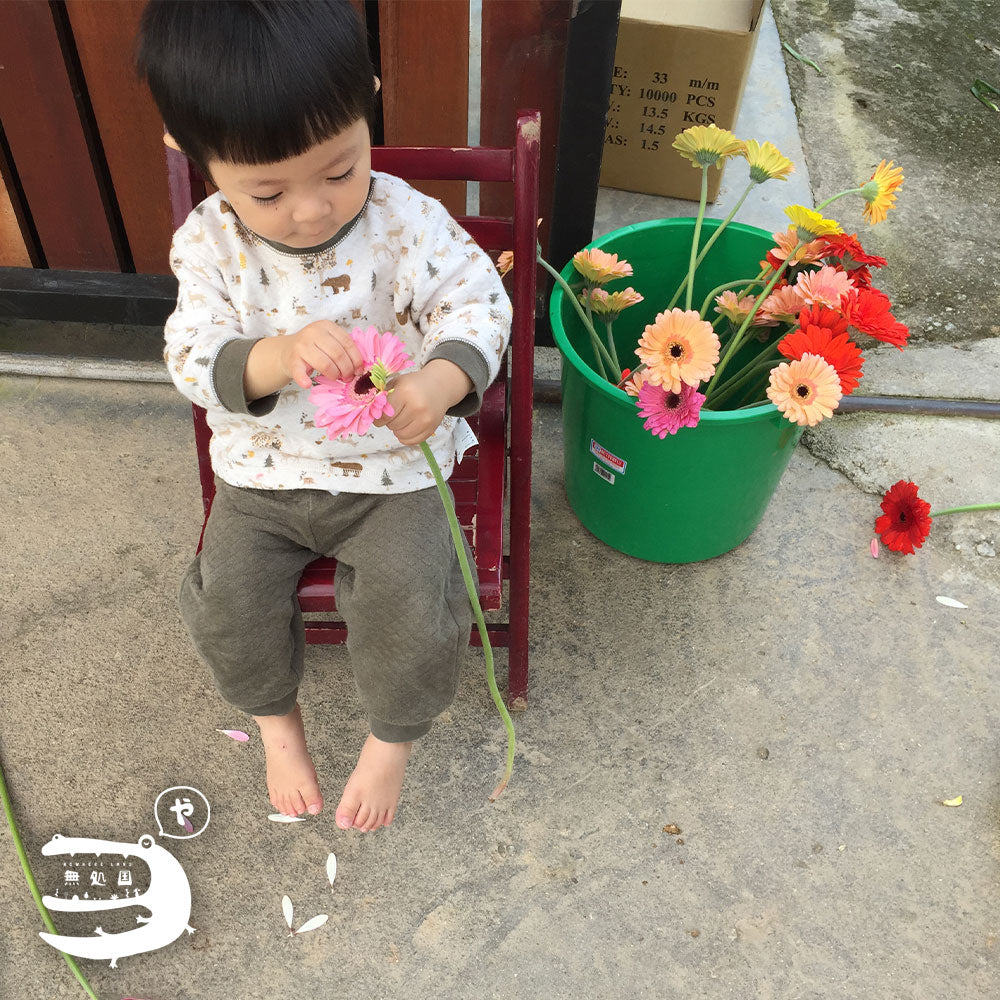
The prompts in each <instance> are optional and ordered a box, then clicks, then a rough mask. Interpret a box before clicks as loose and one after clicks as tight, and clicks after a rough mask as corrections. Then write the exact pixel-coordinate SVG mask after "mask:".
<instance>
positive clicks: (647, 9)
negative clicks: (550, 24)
mask: <svg viewBox="0 0 1000 1000" xmlns="http://www.w3.org/2000/svg"><path fill="white" fill-rule="evenodd" d="M763 11H764V0H699V2H697V3H694V2H691V0H622V7H621V19H620V22H619V27H618V47H617V49H616V52H615V68H614V77H613V79H612V82H611V98H610V100H609V102H608V119H607V127H606V130H605V135H604V157H603V160H602V162H601V184H603V185H605V186H607V187H614V188H624V189H625V190H626V191H643V192H645V193H647V194H659V195H666V196H668V197H671V198H691V199H692V200H694V201H697V200H698V198H699V197H700V192H701V171H700V170H699V169H698V168H696V167H693V166H692V165H691V161H690V160H687V159H685V158H684V157H682V156H681V155H680V153H678V152H677V150H676V149H674V148H673V146H672V143H673V141H674V137H675V136H676V135H677V133H678V132H682V131H683V130H684V129H686V128H690V127H691V126H692V125H710V124H713V123H714V124H716V125H718V127H719V128H728V129H731V128H732V127H733V126H734V125H735V123H736V116H737V114H738V113H739V110H740V101H741V100H742V98H743V88H744V87H745V86H746V80H747V72H748V71H749V69H750V61H751V59H753V54H754V49H755V48H756V47H757V37H758V35H759V34H760V22H761V15H762V14H763ZM750 138H752V136H751V137H750ZM721 179H722V171H721V170H719V169H718V168H717V167H711V168H709V173H708V200H709V201H715V199H716V197H717V196H718V194H719V183H720V181H721Z"/></svg>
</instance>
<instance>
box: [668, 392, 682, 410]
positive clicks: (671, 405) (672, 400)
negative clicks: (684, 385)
mask: <svg viewBox="0 0 1000 1000" xmlns="http://www.w3.org/2000/svg"><path fill="white" fill-rule="evenodd" d="M680 405H681V397H680V395H679V394H678V393H676V392H668V393H667V399H666V407H667V409H668V410H676V409H677V407H678V406H680Z"/></svg>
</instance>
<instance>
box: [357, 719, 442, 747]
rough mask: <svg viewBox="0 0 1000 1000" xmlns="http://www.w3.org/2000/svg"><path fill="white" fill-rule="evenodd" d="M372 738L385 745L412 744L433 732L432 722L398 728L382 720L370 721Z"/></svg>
mask: <svg viewBox="0 0 1000 1000" xmlns="http://www.w3.org/2000/svg"><path fill="white" fill-rule="evenodd" d="M369 724H370V726H371V731H372V736H374V737H375V739H377V740H381V741H382V742H383V743H411V742H412V741H413V740H416V739H419V738H420V737H421V736H426V735H427V733H429V732H430V731H431V722H430V721H428V722H417V723H414V724H413V725H412V726H397V725H396V724H395V723H392V722H383V721H382V720H381V719H370V720H369Z"/></svg>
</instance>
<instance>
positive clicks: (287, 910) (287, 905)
mask: <svg viewBox="0 0 1000 1000" xmlns="http://www.w3.org/2000/svg"><path fill="white" fill-rule="evenodd" d="M281 912H282V913H283V914H284V915H285V923H286V924H288V929H289V930H291V929H292V901H291V900H290V899H289V898H288V897H287V896H282V897H281Z"/></svg>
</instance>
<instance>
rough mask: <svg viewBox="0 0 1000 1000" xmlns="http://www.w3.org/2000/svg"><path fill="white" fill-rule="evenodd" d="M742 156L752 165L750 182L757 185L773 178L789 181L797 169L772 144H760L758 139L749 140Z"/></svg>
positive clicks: (745, 143) (745, 144)
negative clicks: (790, 175)
mask: <svg viewBox="0 0 1000 1000" xmlns="http://www.w3.org/2000/svg"><path fill="white" fill-rule="evenodd" d="M740 155H741V156H745V157H746V160H747V163H749V164H750V180H752V181H754V182H755V183H757V184H763V183H764V181H767V180H771V179H772V178H777V179H778V180H779V181H784V180H788V175H789V174H790V173H791V172H792V171H793V170H794V169H795V165H794V164H793V163H792V161H791V160H790V159H788V157H787V156H782V155H781V151H780V150H779V149H778V147H777V146H775V145H774V143H772V142H764V143H760V142H757V140H756V139H747V141H746V142H744V143H743V148H742V149H741V150H740Z"/></svg>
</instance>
